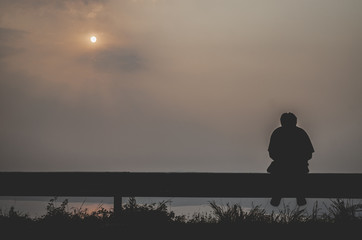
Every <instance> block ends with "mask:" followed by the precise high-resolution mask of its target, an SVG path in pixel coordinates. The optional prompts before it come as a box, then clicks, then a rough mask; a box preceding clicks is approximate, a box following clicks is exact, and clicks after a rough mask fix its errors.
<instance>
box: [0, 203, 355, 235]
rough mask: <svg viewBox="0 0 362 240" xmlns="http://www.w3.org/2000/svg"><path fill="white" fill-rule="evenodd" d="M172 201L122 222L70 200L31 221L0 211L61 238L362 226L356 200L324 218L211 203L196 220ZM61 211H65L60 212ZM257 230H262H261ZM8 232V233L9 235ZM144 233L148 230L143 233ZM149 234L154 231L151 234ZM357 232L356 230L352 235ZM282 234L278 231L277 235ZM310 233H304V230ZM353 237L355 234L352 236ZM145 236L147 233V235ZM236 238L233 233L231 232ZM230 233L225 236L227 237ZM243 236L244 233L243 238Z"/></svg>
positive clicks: (127, 207) (140, 208) (15, 222)
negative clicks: (99, 233)
mask: <svg viewBox="0 0 362 240" xmlns="http://www.w3.org/2000/svg"><path fill="white" fill-rule="evenodd" d="M167 203H168V202H167V201H164V202H160V203H158V204H138V203H137V202H136V199H135V198H130V199H129V201H128V202H127V203H126V204H124V205H123V206H122V214H121V216H120V217H116V216H115V215H114V214H113V211H112V210H107V209H105V208H103V207H102V206H101V205H100V206H99V207H98V208H97V209H96V210H94V211H91V212H90V211H88V209H86V208H83V207H80V208H69V206H68V200H64V201H63V202H61V203H60V205H59V203H58V204H57V198H53V199H51V200H50V201H49V203H48V205H47V208H46V210H47V211H46V214H45V215H43V216H41V217H38V218H31V217H29V216H28V215H27V214H25V213H22V212H19V211H16V210H15V209H14V207H11V208H10V210H9V211H6V212H4V211H1V210H0V226H2V227H5V228H6V229H8V230H9V229H10V230H11V229H12V231H14V229H21V228H23V229H31V230H32V231H33V230H34V229H38V230H42V231H43V230H44V229H47V230H49V231H51V232H52V234H55V233H57V234H61V233H64V231H67V230H74V229H76V230H78V231H80V232H82V231H83V232H84V233H85V232H87V233H89V232H90V231H89V230H91V232H93V233H95V232H97V230H102V231H104V232H112V231H116V230H117V231H128V233H132V234H137V233H140V232H142V231H145V232H147V231H148V233H149V232H150V229H153V230H155V229H158V230H162V232H164V233H166V232H167V231H166V230H167V229H177V228H180V227H181V228H184V229H189V230H190V229H193V231H194V230H195V229H204V230H203V231H204V232H205V231H206V230H205V227H206V228H208V231H209V232H210V230H211V231H215V229H225V227H227V228H229V230H228V232H230V229H231V228H233V229H234V230H235V229H237V231H243V234H245V232H247V231H249V232H251V231H253V234H256V233H258V232H260V233H265V231H264V232H263V231H260V229H261V228H260V226H264V227H265V228H262V229H264V230H265V229H266V231H270V229H279V228H280V226H284V227H285V226H287V227H295V226H313V227H315V228H320V227H321V228H322V229H323V227H325V226H329V227H330V229H331V230H334V229H336V226H340V225H344V226H346V225H348V226H349V227H352V226H356V225H357V226H358V227H356V228H355V229H357V228H358V229H360V227H361V226H362V217H361V216H360V215H359V213H360V212H361V211H362V204H360V203H358V204H355V203H353V201H351V200H342V199H336V200H331V204H330V205H329V206H325V207H326V209H327V212H323V213H320V208H319V207H318V202H316V203H315V204H314V207H313V210H312V212H311V213H308V212H307V211H306V210H305V209H304V208H298V207H297V208H294V209H291V208H289V206H285V205H284V206H283V207H282V209H281V210H278V211H277V212H275V211H273V212H271V213H267V212H266V210H265V209H263V208H261V207H260V206H253V207H252V208H251V209H250V210H245V209H243V208H242V207H241V205H240V204H227V205H226V206H219V205H217V204H216V203H215V202H210V206H211V208H212V211H211V212H210V213H195V214H194V215H192V216H191V217H186V216H185V215H182V216H177V215H175V213H174V212H173V211H169V210H168V207H167ZM58 205H59V206H58ZM255 226H257V228H256V227H255ZM5 228H4V229H5ZM139 229H143V230H142V231H140V230H139ZM145 229H148V230H147V231H146V230H145ZM352 230H353V229H352ZM275 231H276V230H275ZM303 231H304V230H303ZM348 231H349V232H351V229H349V230H348ZM145 232H143V233H145ZM231 232H232V231H231ZM224 233H225V231H224ZM238 234H239V233H238Z"/></svg>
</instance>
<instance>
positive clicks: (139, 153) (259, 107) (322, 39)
mask: <svg viewBox="0 0 362 240" xmlns="http://www.w3.org/2000/svg"><path fill="white" fill-rule="evenodd" d="M92 35H94V36H96V37H97V42H96V43H91V42H90V40H89V38H90V37H91V36H92ZM361 64H362V1H358V0H355V1H352V0H344V1H340V0H305V1H300V0H298V1H296V0H295V1H294V0H265V1H261V0H246V1H240V0H234V1H231V0H227V1H226V0H223V1H221V0H178V1H176V0H159V1H157V0H138V1H136V0H134V1H131V0H124V1H116V0H63V1H55V0H32V1H27V0H1V2H0V143H1V144H0V171H175V172H178V171H203V172H204V171H212V172H265V171H266V168H267V166H268V164H269V163H270V159H269V157H268V152H267V147H268V143H269V138H270V134H271V132H272V131H273V130H274V129H275V128H276V127H278V126H279V118H280V115H281V114H282V113H283V112H293V113H295V114H296V115H297V117H298V125H299V126H300V127H302V128H303V129H305V130H306V131H307V133H308V134H309V136H310V138H311V140H312V143H313V145H314V148H315V151H316V152H315V154H314V156H313V159H312V160H311V162H310V170H311V172H362V148H361V143H362V126H361V120H362V94H361V92H362V65H361Z"/></svg>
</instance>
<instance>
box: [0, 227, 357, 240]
mask: <svg viewBox="0 0 362 240" xmlns="http://www.w3.org/2000/svg"><path fill="white" fill-rule="evenodd" d="M0 228H1V235H2V236H4V237H5V236H6V238H4V239H54V238H55V239H88V238H92V239H93V238H97V239H110V238H112V239H155V240H156V239H328V238H331V239H344V238H345V239H352V238H356V237H357V236H359V235H360V234H361V229H362V224H361V223H355V224H353V223H349V224H322V223H319V224H318V223H316V224H310V223H308V224H241V225H223V224H168V225H162V226H160V225H153V226H142V225H140V226H124V225H123V224H121V223H118V224H117V223H115V224H109V225H103V226H102V225H82V224H79V225H78V224H73V225H68V224H65V225H53V224H17V225H11V224H2V225H1V226H0ZM357 238H358V237H357Z"/></svg>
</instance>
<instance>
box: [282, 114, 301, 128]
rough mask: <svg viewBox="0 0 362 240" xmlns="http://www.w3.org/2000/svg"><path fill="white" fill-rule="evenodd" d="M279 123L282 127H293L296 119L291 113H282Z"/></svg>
mask: <svg viewBox="0 0 362 240" xmlns="http://www.w3.org/2000/svg"><path fill="white" fill-rule="evenodd" d="M280 123H281V124H282V127H295V126H296V125H297V117H296V116H295V115H294V114H293V113H291V112H288V113H283V114H282V116H281V117H280Z"/></svg>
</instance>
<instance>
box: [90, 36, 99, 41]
mask: <svg viewBox="0 0 362 240" xmlns="http://www.w3.org/2000/svg"><path fill="white" fill-rule="evenodd" d="M89 39H90V41H91V42H92V43H95V42H97V38H96V36H91V37H90V38H89Z"/></svg>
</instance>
